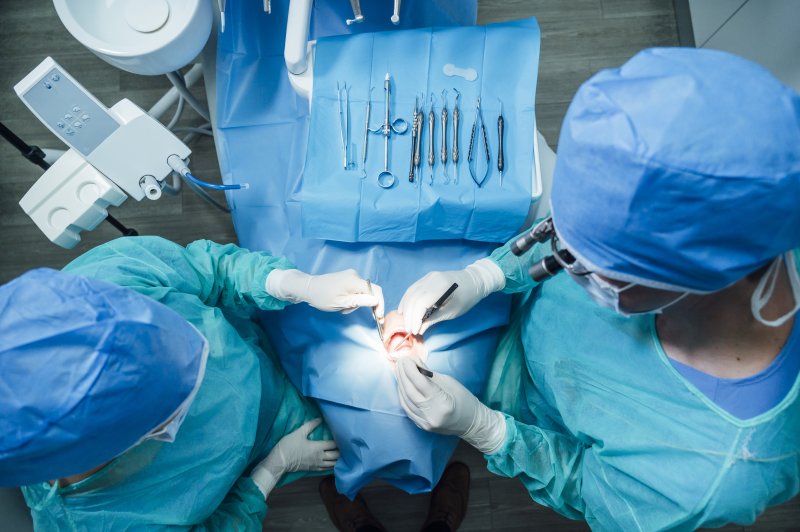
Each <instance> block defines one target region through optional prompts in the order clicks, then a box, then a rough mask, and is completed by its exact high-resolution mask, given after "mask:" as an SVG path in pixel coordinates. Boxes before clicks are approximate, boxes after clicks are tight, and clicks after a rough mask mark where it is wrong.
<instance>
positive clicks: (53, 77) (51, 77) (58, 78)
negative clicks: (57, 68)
mask: <svg viewBox="0 0 800 532" xmlns="http://www.w3.org/2000/svg"><path fill="white" fill-rule="evenodd" d="M50 79H52V80H53V81H59V80H60V79H61V76H59V75H58V74H53V75H52V76H50Z"/></svg>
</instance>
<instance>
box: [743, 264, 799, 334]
mask: <svg viewBox="0 0 800 532" xmlns="http://www.w3.org/2000/svg"><path fill="white" fill-rule="evenodd" d="M781 263H784V264H786V273H787V274H788V275H789V284H790V285H791V287H792V296H793V297H794V307H793V308H792V310H790V311H789V312H787V313H786V314H784V315H783V316H781V317H779V318H776V319H774V320H768V319H766V318H764V316H762V315H761V311H762V310H764V307H766V306H767V303H769V300H770V299H772V294H773V293H774V292H775V285H776V284H778V275H779V274H780V268H781ZM750 310H751V311H752V313H753V317H754V318H755V319H757V320H758V321H759V322H761V323H763V324H764V325H766V326H768V327H780V326H781V325H783V324H784V323H786V322H787V321H789V319H790V318H791V317H792V316H794V315H795V313H796V312H797V311H798V310H800V276H798V273H797V265H796V264H795V260H794V253H793V252H791V251H790V252H788V253H786V254H785V255H782V256H780V257H776V258H775V260H774V261H772V264H770V266H769V268H768V269H767V272H766V273H765V274H764V275H763V276H762V277H761V279H760V280H759V281H758V285H757V286H756V289H755V290H754V291H753V295H752V297H751V298H750Z"/></svg>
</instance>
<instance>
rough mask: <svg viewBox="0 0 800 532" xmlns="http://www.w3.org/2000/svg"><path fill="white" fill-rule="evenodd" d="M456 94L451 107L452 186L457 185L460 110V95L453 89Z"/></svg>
mask: <svg viewBox="0 0 800 532" xmlns="http://www.w3.org/2000/svg"><path fill="white" fill-rule="evenodd" d="M453 90H454V91H455V93H456V103H455V106H454V107H453V150H452V155H451V158H452V159H453V184H454V185H457V184H458V155H459V153H458V123H459V121H460V120H461V110H460V109H459V108H458V102H459V100H460V99H461V93H460V92H458V89H456V88H453Z"/></svg>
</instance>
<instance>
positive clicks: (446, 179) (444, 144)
mask: <svg viewBox="0 0 800 532" xmlns="http://www.w3.org/2000/svg"><path fill="white" fill-rule="evenodd" d="M440 160H441V161H442V175H443V176H444V184H445V185H446V184H448V183H449V182H450V178H449V177H447V89H443V90H442V148H441V152H440Z"/></svg>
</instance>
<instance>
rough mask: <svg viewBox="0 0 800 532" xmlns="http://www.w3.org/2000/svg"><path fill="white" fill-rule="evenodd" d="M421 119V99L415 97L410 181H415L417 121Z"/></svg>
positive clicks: (409, 171)
mask: <svg viewBox="0 0 800 532" xmlns="http://www.w3.org/2000/svg"><path fill="white" fill-rule="evenodd" d="M418 121H419V99H418V98H417V97H416V96H415V97H414V114H413V118H412V120H411V159H410V161H409V169H408V182H409V183H413V182H414V158H415V155H416V146H417V127H418V125H417V122H418Z"/></svg>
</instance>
